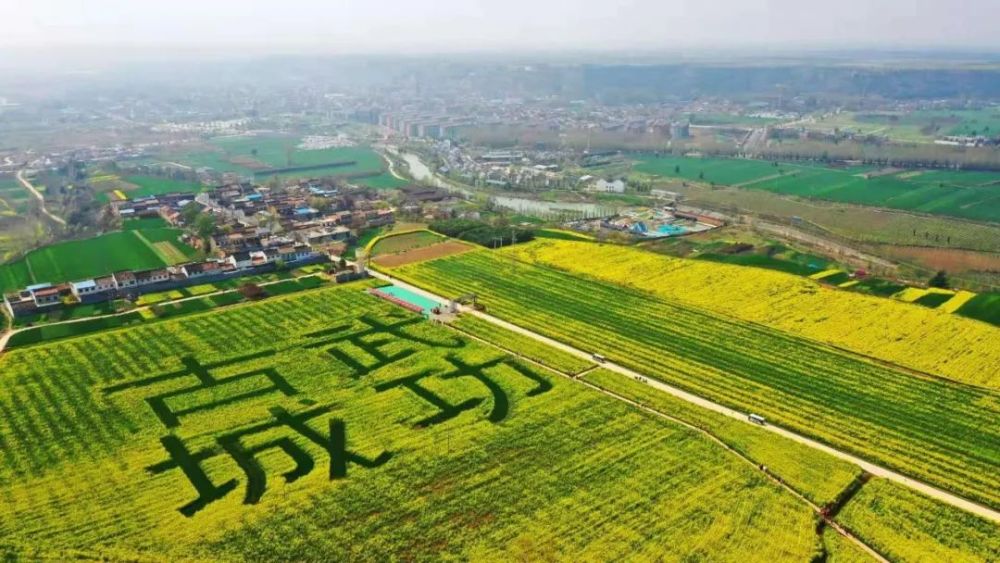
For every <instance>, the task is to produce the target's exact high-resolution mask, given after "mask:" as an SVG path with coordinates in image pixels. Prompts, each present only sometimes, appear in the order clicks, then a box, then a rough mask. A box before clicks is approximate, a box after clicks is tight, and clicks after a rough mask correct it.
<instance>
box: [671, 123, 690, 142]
mask: <svg viewBox="0 0 1000 563" xmlns="http://www.w3.org/2000/svg"><path fill="white" fill-rule="evenodd" d="M670 138H671V139H689V138H691V124H690V123H684V122H680V121H676V122H674V123H671V124H670Z"/></svg>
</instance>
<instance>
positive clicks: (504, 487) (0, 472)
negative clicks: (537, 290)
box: [0, 286, 819, 562]
mask: <svg viewBox="0 0 1000 563" xmlns="http://www.w3.org/2000/svg"><path fill="white" fill-rule="evenodd" d="M371 326H376V327H377V329H376V330H374V331H372V332H371V333H369V334H368V335H367V336H364V337H358V338H353V337H350V334H353V333H355V332H358V331H361V332H364V331H365V330H366V327H371ZM385 327H388V328H385ZM345 335H346V336H345ZM317 344H318V345H317ZM331 350H336V351H338V352H340V353H341V354H342V355H344V356H346V357H349V358H350V359H352V360H353V361H354V362H355V363H356V364H357V365H361V366H364V367H365V368H366V369H369V371H367V372H366V373H364V374H363V375H361V376H356V375H357V374H356V373H355V370H354V367H352V366H349V365H345V364H343V363H342V362H340V361H339V360H338V359H337V356H336V355H334V354H332V353H331ZM406 352H409V355H406V356H405V359H404V360H403V361H399V362H391V361H390V362H386V361H384V360H385V359H386V358H393V357H403V354H404V353H406ZM458 363H464V364H468V365H470V366H475V365H483V364H485V365H487V366H488V367H485V368H483V369H478V370H477V369H471V370H469V371H468V373H467V374H459V375H456V376H452V377H448V376H447V373H445V372H447V371H448V370H454V369H455V366H456V365H458ZM526 369H527V370H528V371H529V372H530V368H526V367H525V366H524V365H521V364H517V363H516V360H514V359H513V358H510V357H507V356H505V355H503V354H501V353H500V352H498V351H497V350H496V349H494V348H492V347H487V346H484V345H482V344H479V343H476V342H474V341H469V340H462V339H458V337H457V336H456V333H454V332H451V331H447V330H445V329H443V328H440V327H437V326H435V325H432V324H429V323H425V322H423V321H421V320H420V319H419V317H416V316H414V315H411V314H409V313H406V312H404V311H403V310H401V309H399V308H396V307H394V306H392V305H389V304H387V303H385V302H384V301H380V300H378V299H374V298H371V297H369V296H367V295H365V294H364V293H363V292H362V291H361V287H359V286H353V287H352V286H348V287H337V288H330V289H321V290H317V291H315V292H309V293H306V294H301V295H294V296H288V297H281V298H276V299H273V300H269V301H265V302H261V303H254V304H249V305H245V306H238V307H235V308H232V309H228V310H223V311H219V312H215V313H207V314H203V315H198V316H193V317H185V318H179V319H176V320H168V321H164V322H162V323H157V324H155V325H149V326H141V327H137V328H132V329H128V330H121V331H114V332H109V333H102V334H97V335H93V336H88V337H82V338H77V339H72V340H66V341H60V342H55V343H50V344H42V345H39V346H34V347H30V348H25V349H15V350H13V351H11V352H10V353H8V354H5V355H4V356H2V357H0V408H2V409H3V412H2V416H0V442H2V447H0V482H2V483H3V484H4V486H3V487H0V502H2V504H3V506H4V510H2V511H0V538H3V540H0V544H7V545H13V546H19V545H20V546H23V545H32V544H34V545H38V544H43V545H45V546H46V549H48V550H51V551H52V553H72V552H73V550H83V551H84V552H86V553H90V554H92V555H93V556H95V557H107V558H112V559H114V558H118V557H128V558H133V557H136V555H135V554H138V555H139V556H141V555H144V554H155V556H156V557H163V558H167V559H208V560H243V559H248V558H249V559H266V560H316V559H337V560H355V559H377V560H382V559H392V558H412V559H430V558H437V557H440V556H441V555H442V554H451V555H453V556H454V557H456V558H460V559H481V560H482V559H491V560H495V559H511V558H521V559H550V558H564V559H580V560H594V559H600V560H611V559H621V558H624V557H629V556H635V557H640V558H650V559H651V558H656V557H661V558H666V559H680V558H681V557H683V556H685V555H688V554H692V553H696V554H700V557H702V558H705V559H711V560H716V561H769V562H771V561H803V560H808V559H810V558H811V557H812V556H814V555H815V554H816V552H817V550H818V546H819V538H818V537H817V535H816V533H815V526H814V524H815V522H814V518H813V515H812V514H811V513H810V511H809V510H808V508H807V507H805V506H804V505H802V504H801V503H800V501H798V500H797V499H795V498H794V497H792V496H791V495H788V494H786V493H785V492H783V491H782V490H781V489H779V488H777V487H775V486H774V485H773V484H771V483H769V482H768V481H767V480H766V479H765V478H763V477H762V476H761V475H760V474H759V473H757V472H756V471H754V470H753V468H751V467H749V466H747V465H745V464H743V463H742V462H740V461H739V460H737V459H736V458H734V457H733V456H731V455H729V454H728V453H726V452H725V451H723V450H722V449H720V448H718V447H716V446H715V445H714V444H712V443H711V442H709V441H707V440H705V439H703V438H701V437H700V436H698V435H697V434H695V433H693V432H691V431H689V430H686V429H683V428H680V427H678V426H676V425H674V424H670V423H667V422H664V421H660V420H653V419H650V418H648V417H645V416H642V415H640V414H639V413H637V412H636V411H634V410H633V409H631V408H629V407H627V406H625V405H623V404H621V403H619V402H616V401H614V400H612V399H610V398H608V397H605V396H603V395H601V394H598V393H595V392H593V391H591V390H588V389H586V388H584V387H582V386H578V385H576V384H571V383H569V382H566V381H564V380H563V379H561V378H556V377H553V376H546V375H543V374H538V373H533V372H532V373H530V374H529V373H526V372H525V371H524V370H526ZM425 370H431V371H432V373H431V374H428V375H426V376H423V377H422V378H421V379H420V380H419V385H420V391H419V392H417V391H416V390H415V388H414V387H413V386H406V385H396V384H395V383H394V382H396V381H398V380H399V379H401V378H406V377H408V376H410V375H412V374H414V373H417V374H419V373H423V372H424V371H425ZM192 374H194V375H192ZM198 374H200V375H198ZM248 374H250V375H248ZM529 375H530V376H529ZM227 382H235V383H233V385H230V384H229V383H227ZM192 386H193V387H194V390H193V391H190V392H189V391H187V389H188V388H189V387H192ZM272 388H273V389H272ZM496 393H502V394H503V404H502V406H503V412H501V413H499V414H501V415H503V417H502V418H501V417H500V416H498V413H497V408H498V405H499V404H500V403H499V402H498V400H497V399H498V397H497V395H496ZM428 397H434V399H433V400H431V401H429V400H428ZM470 398H472V399H477V400H478V402H477V403H476V404H475V405H474V406H473V407H472V408H470V409H467V410H463V411H462V412H461V413H459V415H458V418H456V419H453V420H448V421H445V422H442V423H439V424H427V425H423V426H420V425H419V422H420V421H422V420H427V419H428V417H430V416H432V415H433V414H434V413H435V412H437V408H438V405H440V404H450V405H459V404H462V403H463V402H464V401H468V400H469V399H470ZM153 405H156V407H155V408H151V407H152V406H153ZM206 405H209V406H211V407H212V408H210V409H206V408H201V407H205V406H206ZM321 408H329V409H330V413H331V414H330V416H331V417H332V418H336V419H338V420H342V421H343V422H344V425H345V426H340V427H339V428H341V430H344V431H345V432H346V438H344V436H343V435H340V436H341V437H340V438H339V439H338V440H339V441H337V440H334V439H331V443H333V442H335V441H337V443H339V444H340V445H341V447H346V448H347V449H348V450H349V451H350V452H353V453H354V454H356V455H357V456H360V457H362V458H365V459H369V460H375V459H383V460H384V459H386V458H385V457H380V456H379V454H380V452H388V453H390V454H391V457H390V458H388V459H389V461H388V462H385V463H382V464H381V465H378V466H377V467H376V466H372V467H363V466H361V465H359V464H358V463H356V462H351V463H350V464H349V466H348V467H347V472H346V476H345V475H344V471H343V469H344V468H343V467H342V466H338V469H337V471H336V472H335V477H337V478H336V479H335V480H331V479H330V476H331V475H334V472H332V471H328V470H327V465H328V464H329V463H330V460H329V459H328V457H329V456H327V454H326V452H324V448H323V447H321V446H319V445H317V444H316V443H315V442H314V441H313V438H315V434H314V433H316V432H321V431H322V430H323V429H324V428H326V424H327V422H328V421H327V420H326V418H323V417H320V418H322V420H320V419H319V418H317V419H316V420H311V422H310V423H309V429H310V430H307V431H304V432H300V433H291V434H289V433H282V432H278V429H277V428H271V427H270V426H269V427H268V428H269V429H268V430H267V433H262V434H259V435H257V434H255V433H254V432H255V431H254V430H253V429H254V428H260V427H261V424H262V423H264V422H267V421H269V420H271V419H272V415H273V416H278V415H274V414H273V413H275V412H278V413H281V412H288V413H299V412H303V411H309V412H313V411H315V410H316V409H321ZM282 409H283V410H282ZM171 413H172V414H171ZM269 413H271V414H269ZM165 414H170V415H171V416H165ZM282 416H283V415H282ZM165 421H166V422H169V424H170V425H171V427H170V428H168V427H167V425H166V424H165ZM234 433H236V434H234ZM251 434H253V436H256V439H251ZM237 435H239V436H247V437H246V438H241V439H240V440H239V441H237V440H236V439H235V438H234V436H237ZM310 435H312V436H313V438H310ZM164 436H170V437H171V438H169V439H168V440H167V442H166V443H165V444H169V445H170V447H171V448H175V447H176V446H178V445H179V444H183V445H184V447H186V448H188V449H190V451H192V452H206V451H208V450H207V449H208V448H210V447H211V446H212V445H213V444H218V443H219V442H220V440H221V441H222V442H223V443H224V446H225V447H226V448H229V450H226V451H230V450H232V451H233V452H236V453H239V454H240V455H238V456H235V455H234V456H233V457H232V458H231V457H229V456H227V455H223V454H222V453H221V452H219V451H216V452H214V453H207V454H204V455H203V456H202V457H200V458H199V459H200V460H201V461H199V462H198V463H194V462H192V461H190V460H188V461H185V462H183V463H184V465H183V467H185V468H187V469H188V470H191V471H196V470H198V468H201V469H203V470H204V472H205V474H204V475H203V476H202V477H200V478H199V479H200V481H199V482H202V483H204V482H205V480H208V482H210V483H212V484H215V485H219V486H220V490H219V491H216V493H217V495H216V497H214V498H213V500H212V502H210V503H208V504H206V505H205V506H203V507H202V508H201V509H200V510H199V511H198V512H197V513H196V514H194V515H186V514H183V513H181V512H180V511H179V510H178V509H179V508H180V507H182V506H185V505H186V504H188V503H190V502H191V501H192V500H194V499H195V496H196V492H195V489H194V487H193V481H192V480H189V479H188V477H186V476H185V475H184V474H182V472H181V471H180V470H179V469H178V468H177V467H178V466H179V465H180V464H179V463H178V464H176V465H171V464H170V458H168V457H167V451H166V450H165V449H164V448H165V445H161V444H164V443H163V442H162V438H163V437H164ZM275 446H279V447H275ZM286 452H294V453H296V456H297V457H296V458H295V459H294V460H293V459H290V457H289V455H286ZM306 458H309V459H311V460H312V462H314V463H315V469H314V470H312V471H308V470H307V469H308V466H309V464H308V463H307V464H306V465H305V466H300V465H296V464H295V463H293V461H298V462H301V461H302V460H304V459H306ZM237 462H239V463H242V464H243V465H242V466H240V465H237ZM151 467H155V468H156V470H155V471H151V470H147V468H151ZM243 470H250V473H252V474H254V475H257V476H258V480H257V481H255V485H254V487H253V489H252V498H253V499H254V500H255V501H256V504H245V503H244V491H246V490H248V482H247V476H246V475H245V474H244V472H243ZM293 470H294V471H293ZM283 472H285V473H283ZM292 474H294V475H295V476H296V477H297V478H296V479H294V480H292V479H289V478H288V477H289V475H292ZM248 475H249V473H248ZM262 475H266V477H267V481H266V483H263V482H262V481H261V480H260V477H261V476H262ZM234 479H235V484H234V485H231V487H232V488H225V487H221V485H223V484H224V483H228V482H230V481H231V480H234ZM289 538H292V539H289ZM4 552H5V547H4V546H3V545H0V554H2V553H4ZM748 554H749V555H748ZM140 558H141V557H140Z"/></svg>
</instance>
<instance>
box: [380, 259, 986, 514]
mask: <svg viewBox="0 0 1000 563" xmlns="http://www.w3.org/2000/svg"><path fill="white" fill-rule="evenodd" d="M371 274H372V276H374V277H376V278H378V279H381V280H385V281H391V282H392V283H394V284H396V285H399V286H401V287H404V288H406V289H408V290H410V291H413V292H414V293H417V294H418V295H423V296H424V297H428V298H430V299H435V300H437V301H441V302H447V301H448V298H446V297H442V296H440V295H436V294H434V293H431V292H429V291H426V290H424V289H422V288H420V287H417V286H415V285H412V284H409V283H406V282H403V281H400V280H398V279H396V278H393V277H391V276H388V275H386V274H383V273H381V272H376V271H371ZM461 309H462V312H466V313H469V314H472V315H475V316H477V317H479V318H481V319H483V320H485V321H489V322H491V323H493V324H496V325H498V326H501V327H503V328H506V329H508V330H511V331H514V332H516V333H518V334H522V335H524V336H527V337H529V338H532V339H534V340H537V341H538V342H541V343H543V344H547V345H549V346H552V347H553V348H557V349H559V350H562V351H564V352H567V353H569V354H572V355H574V356H576V357H578V358H584V359H587V360H592V354H591V353H590V352H585V351H583V350H579V349H577V348H573V347H572V346H568V345H566V344H563V343H562V342H559V341H557V340H553V339H551V338H549V337H547V336H542V335H541V334H538V333H536V332H532V331H530V330H528V329H525V328H522V327H520V326H517V325H515V324H512V323H509V322H507V321H505V320H502V319H499V318H497V317H494V316H492V315H489V314H486V313H483V312H481V311H476V310H474V309H471V308H468V307H464V306H462V307H461ZM601 366H602V367H604V368H607V369H609V370H611V371H614V372H618V373H620V374H622V375H625V376H628V377H631V378H633V379H635V378H639V379H641V380H643V381H644V382H645V383H646V384H647V385H649V386H650V387H652V388H654V389H657V390H659V391H663V392H664V393H669V394H671V395H673V396H675V397H677V398H679V399H683V400H685V401H687V402H689V403H693V404H695V405H698V406H699V407H702V408H706V409H708V410H710V411H713V412H717V413H719V414H723V415H725V416H728V417H730V418H735V419H737V420H741V421H743V422H745V423H747V424H750V423H749V422H747V416H748V413H743V412H739V411H737V410H734V409H731V408H729V407H726V406H723V405H720V404H718V403H715V402H712V401H710V400H708V399H705V398H703V397H699V396H698V395H693V394H691V393H688V392H687V391H684V390H682V389H678V388H677V387H674V386H672V385H668V384H666V383H663V382H661V381H657V380H655V379H648V375H647V374H641V373H639V372H636V371H633V370H630V369H628V368H626V367H624V366H620V365H618V364H615V363H613V362H604V363H602V364H601ZM762 428H764V429H765V430H768V431H770V432H774V433H775V434H778V435H781V436H784V437H785V438H788V439H790V440H794V441H796V442H798V443H800V444H804V445H806V446H809V447H811V448H815V449H817V450H820V451H822V452H825V453H827V454H830V455H832V456H834V457H837V458H840V459H843V460H845V461H848V462H850V463H853V464H854V465H857V466H858V467H860V468H861V469H863V470H865V471H867V472H868V473H871V474H872V475H874V476H876V477H882V478H883V479H887V480H889V481H894V482H896V483H899V484H901V485H904V486H906V487H909V488H911V489H913V490H915V491H918V492H920V493H923V494H925V495H927V496H929V497H933V498H935V499H937V500H940V501H942V502H945V503H947V504H950V505H952V506H955V507H957V508H961V509H962V510H965V511H968V512H971V513H973V514H976V515H977V516H981V517H983V518H986V519H988V520H991V521H993V522H997V523H1000V512H998V511H996V510H993V509H991V508H989V507H987V506H983V505H981V504H978V503H975V502H972V501H970V500H968V499H964V498H962V497H959V496H957V495H954V494H951V493H949V492H947V491H944V490H942V489H938V488H936V487H933V486H931V485H928V484H927V483H924V482H922V481H919V480H917V479H913V478H911V477H907V476H905V475H903V474H901V473H898V472H896V471H893V470H891V469H886V468H885V467H882V466H880V465H876V464H874V463H871V462H869V461H866V460H864V459H862V458H860V457H857V456H855V455H853V454H850V453H847V452H842V451H840V450H837V449H835V448H832V447H830V446H828V445H826V444H823V443H820V442H817V441H816V440H813V439H811V438H807V437H805V436H802V435H800V434H796V433H795V432H792V431H791V430H787V429H785V428H781V427H778V426H774V425H773V424H767V425H765V426H762Z"/></svg>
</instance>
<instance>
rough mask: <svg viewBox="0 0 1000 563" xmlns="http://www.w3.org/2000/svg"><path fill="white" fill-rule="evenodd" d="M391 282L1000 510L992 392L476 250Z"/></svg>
mask: <svg viewBox="0 0 1000 563" xmlns="http://www.w3.org/2000/svg"><path fill="white" fill-rule="evenodd" d="M591 265H593V262H591ZM393 276H395V277H399V278H401V279H404V280H408V281H411V282H413V283H416V284H418V285H421V286H423V287H426V288H428V289H431V290H434V291H436V292H438V293H439V294H442V295H446V296H449V295H460V294H464V293H468V292H474V293H476V294H477V295H478V296H479V301H480V302H481V303H483V304H485V305H486V307H487V310H488V311H490V312H492V313H493V314H496V315H498V316H501V317H503V318H505V319H507V320H509V321H510V322H513V323H516V324H519V325H521V326H524V327H527V328H530V329H532V330H534V331H537V332H539V333H541V334H544V335H546V336H549V337H551V338H554V339H557V340H560V341H563V342H566V343H569V344H572V345H574V346H576V347H577V348H580V349H583V350H588V351H594V352H600V353H601V354H603V355H605V356H607V357H608V358H609V359H612V360H614V361H616V362H619V363H621V364H622V365H625V366H627V367H630V368H632V369H634V370H637V371H639V372H642V373H646V374H648V375H649V376H651V377H656V378H659V379H661V380H664V381H666V382H669V383H672V384H675V385H678V386H680V387H683V388H685V389H687V390H689V391H691V392H693V393H696V394H699V395H702V396H705V397H708V398H711V399H713V400H715V401H718V402H721V403H723V404H726V405H729V406H732V407H735V408H738V409H741V410H744V411H753V412H758V413H761V414H763V415H765V416H767V417H768V418H769V419H771V420H773V421H775V422H776V423H777V424H780V425H782V426H786V427H788V428H791V429H794V430H796V431H798V432H801V433H803V434H806V435H809V436H812V437H814V438H816V439H819V440H821V441H824V442H827V443H830V444H831V445H834V446H836V447H838V448H841V449H844V450H847V451H851V452H854V453H856V454H858V455H861V456H863V457H867V458H869V459H872V460H874V461H877V462H879V463H881V464H884V465H887V466H889V467H892V468H894V469H896V470H898V471H900V472H903V473H906V474H909V475H912V476H915V477H918V478H920V479H923V480H925V481H927V482H930V483H933V484H935V485H938V486H941V487H944V488H948V489H951V490H953V491H955V492H957V493H959V494H961V495H963V496H966V497H968V498H972V499H975V500H979V501H981V502H983V503H986V504H989V505H991V506H994V507H996V506H1000V493H998V491H1000V427H998V426H997V424H996V420H998V417H1000V391H998V390H996V389H987V388H977V387H972V386H967V385H961V384H956V383H952V382H949V381H946V380H943V379H935V378H927V377H918V376H914V375H910V374H908V373H907V372H904V371H900V370H897V369H893V368H891V367H886V366H884V365H881V364H878V363H875V362H871V361H867V360H865V359H862V358H859V357H857V356H854V355H851V354H847V353H844V352H841V351H838V350H836V349H833V348H830V347H827V346H824V345H821V344H817V343H815V342H812V341H809V340H805V339H802V338H799V337H796V336H792V335H790V334H788V333H784V332H780V331H777V330H773V329H770V328H766V327H763V326H760V325H755V324H751V323H745V322H740V321H736V320H732V319H729V318H725V317H721V316H718V315H715V314H712V313H709V312H706V311H704V310H698V309H695V308H692V307H687V306H682V305H679V304H676V303H673V302H668V301H665V300H662V299H659V298H657V297H655V296H653V295H651V294H649V293H643V292H639V291H636V290H633V289H629V288H626V287H624V286H621V285H614V284H610V283H605V282H600V281H595V280H588V279H585V278H581V277H579V276H573V275H570V274H566V273H564V272H560V271H557V270H554V269H551V268H547V267H542V266H534V265H529V264H526V263H523V262H519V261H515V260H512V259H509V258H505V257H503V256H499V255H497V254H496V253H490V252H488V251H479V252H470V253H466V254H463V255H459V256H454V257H448V258H442V259H439V260H434V261H430V262H424V263H420V264H414V265H410V266H404V267H402V268H398V269H395V270H393ZM987 328H990V327H987ZM990 329H991V330H992V328H990ZM979 369H981V370H988V369H991V366H990V365H987V364H983V365H981V366H980V367H979Z"/></svg>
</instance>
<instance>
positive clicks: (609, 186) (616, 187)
mask: <svg viewBox="0 0 1000 563" xmlns="http://www.w3.org/2000/svg"><path fill="white" fill-rule="evenodd" d="M593 191H595V192H604V193H612V194H620V193H625V181H624V180H620V179H619V180H605V179H604V178H601V179H599V180H597V182H595V183H594V188H593Z"/></svg>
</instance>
